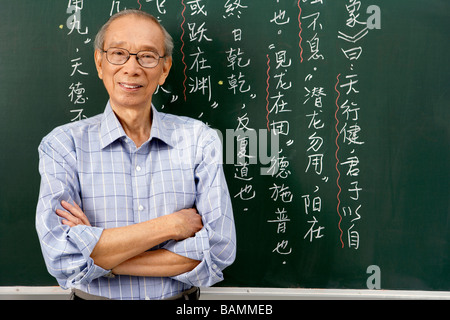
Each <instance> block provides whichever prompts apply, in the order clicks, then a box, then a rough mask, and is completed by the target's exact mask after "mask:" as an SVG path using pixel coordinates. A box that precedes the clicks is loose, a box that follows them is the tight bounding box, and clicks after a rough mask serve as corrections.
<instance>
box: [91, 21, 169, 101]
mask: <svg viewBox="0 0 450 320" xmlns="http://www.w3.org/2000/svg"><path fill="white" fill-rule="evenodd" d="M111 47H116V48H123V49H127V50H128V51H129V52H130V53H137V52H139V51H142V50H151V51H155V52H157V53H158V54H159V55H160V56H163V55H164V54H165V52H164V34H163V32H162V31H161V29H160V28H159V27H158V25H157V24H156V23H154V22H153V21H151V20H149V19H146V18H143V17H138V16H134V15H129V16H124V17H121V18H118V19H116V20H114V21H113V22H112V23H111V25H110V26H109V28H108V30H107V31H106V34H105V41H104V45H103V49H104V50H108V49H109V48H111ZM95 64H96V67H97V71H98V76H99V78H100V79H102V80H103V83H104V85H105V88H106V90H107V91H108V94H109V97H110V101H111V105H112V106H113V107H116V108H135V109H141V108H149V107H150V105H151V99H152V95H153V93H154V92H155V90H156V88H157V86H158V85H162V84H164V81H165V80H166V78H167V76H168V74H169V70H170V67H171V66H172V59H171V58H162V59H160V61H159V63H158V65H157V66H156V67H154V68H143V67H141V65H140V64H139V63H138V62H137V60H136V56H130V59H129V60H128V61H127V62H126V63H125V64H123V65H113V64H111V63H109V62H108V60H107V59H106V53H102V52H100V51H99V50H96V51H95Z"/></svg>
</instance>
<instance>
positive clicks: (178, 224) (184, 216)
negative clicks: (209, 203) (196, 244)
mask: <svg viewBox="0 0 450 320" xmlns="http://www.w3.org/2000/svg"><path fill="white" fill-rule="evenodd" d="M169 216H170V218H172V219H174V220H173V222H174V223H175V225H174V232H175V236H174V238H173V239H174V240H177V241H180V240H184V239H187V238H190V237H193V236H194V235H195V233H197V232H198V231H200V230H201V229H202V228H203V223H202V217H201V216H200V215H199V214H198V212H197V210H196V209H194V208H192V209H183V210H180V211H177V212H174V213H172V214H170V215H169Z"/></svg>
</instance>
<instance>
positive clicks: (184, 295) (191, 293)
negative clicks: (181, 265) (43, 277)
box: [70, 287, 200, 301]
mask: <svg viewBox="0 0 450 320" xmlns="http://www.w3.org/2000/svg"><path fill="white" fill-rule="evenodd" d="M199 299H200V288H198V287H192V288H190V289H188V290H186V291H183V292H181V293H179V294H176V295H174V296H173V297H169V298H167V299H163V300H174V301H175V300H199ZM70 300H111V299H109V298H106V297H102V296H96V295H93V294H90V293H87V292H84V291H81V290H78V289H72V295H71V297H70Z"/></svg>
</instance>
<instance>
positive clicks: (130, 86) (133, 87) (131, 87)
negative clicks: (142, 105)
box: [119, 82, 142, 89]
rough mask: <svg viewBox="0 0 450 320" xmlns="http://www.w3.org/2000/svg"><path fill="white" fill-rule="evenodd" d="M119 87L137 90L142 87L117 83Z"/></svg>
mask: <svg viewBox="0 0 450 320" xmlns="http://www.w3.org/2000/svg"><path fill="white" fill-rule="evenodd" d="M119 85H120V86H121V87H123V88H125V89H138V88H142V86H141V85H140V84H132V83H123V82H119Z"/></svg>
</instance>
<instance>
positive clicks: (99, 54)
mask: <svg viewBox="0 0 450 320" xmlns="http://www.w3.org/2000/svg"><path fill="white" fill-rule="evenodd" d="M94 60H95V67H96V68H97V73H98V77H99V78H100V79H102V80H103V70H102V63H103V53H102V52H101V51H100V50H98V49H95V52H94Z"/></svg>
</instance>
